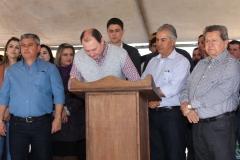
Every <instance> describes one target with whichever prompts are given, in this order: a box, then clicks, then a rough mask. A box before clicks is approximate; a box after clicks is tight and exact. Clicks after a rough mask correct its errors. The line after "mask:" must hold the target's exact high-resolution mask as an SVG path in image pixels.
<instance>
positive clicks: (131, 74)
mask: <svg viewBox="0 0 240 160" xmlns="http://www.w3.org/2000/svg"><path fill="white" fill-rule="evenodd" d="M108 45H109V44H108V43H106V47H105V49H104V51H103V53H102V54H101V55H100V56H99V57H98V58H97V59H96V60H95V61H96V63H97V64H98V66H102V65H103V63H104V60H105V59H106V57H107V53H108ZM122 72H123V73H124V75H125V77H127V78H128V80H130V81H138V80H140V76H139V74H138V72H137V69H136V68H135V66H134V64H133V62H132V61H131V59H130V57H129V56H128V55H127V57H126V61H125V63H124V66H123V68H122ZM70 76H71V77H75V78H76V79H77V80H78V81H81V82H83V81H84V78H83V76H82V74H81V73H80V72H79V71H78V69H77V67H76V65H75V63H73V66H72V69H71V72H70Z"/></svg>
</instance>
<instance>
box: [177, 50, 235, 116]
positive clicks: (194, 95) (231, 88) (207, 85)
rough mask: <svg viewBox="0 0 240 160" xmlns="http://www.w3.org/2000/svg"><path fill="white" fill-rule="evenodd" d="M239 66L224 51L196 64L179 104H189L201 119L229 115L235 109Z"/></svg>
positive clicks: (183, 89)
mask: <svg viewBox="0 0 240 160" xmlns="http://www.w3.org/2000/svg"><path fill="white" fill-rule="evenodd" d="M239 82H240V64H239V62H238V61H237V60H236V59H235V58H234V57H233V56H232V55H230V54H229V53H228V51H227V50H225V51H224V52H223V53H221V54H220V55H218V56H217V57H215V58H214V59H211V58H210V57H207V58H205V59H203V60H201V61H199V62H198V64H197V65H196V67H195V68H194V70H193V72H192V73H191V75H190V76H189V78H188V79H187V81H186V84H185V85H184V87H183V88H182V91H181V96H180V101H181V102H190V103H191V104H192V107H193V108H194V109H195V111H196V112H197V114H198V115H199V117H200V118H210V117H214V116H217V115H221V114H223V113H226V112H231V111H233V110H236V109H237V106H238V103H239V102H238V94H239V93H238V91H239Z"/></svg>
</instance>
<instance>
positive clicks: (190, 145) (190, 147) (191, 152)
mask: <svg viewBox="0 0 240 160" xmlns="http://www.w3.org/2000/svg"><path fill="white" fill-rule="evenodd" d="M192 125H193V124H192V123H189V122H187V150H188V154H187V160H195V158H194V150H193V135H192Z"/></svg>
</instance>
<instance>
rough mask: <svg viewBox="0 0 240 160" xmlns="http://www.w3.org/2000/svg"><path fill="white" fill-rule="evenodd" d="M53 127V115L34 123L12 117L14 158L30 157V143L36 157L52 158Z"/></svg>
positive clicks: (11, 146) (11, 151)
mask: <svg viewBox="0 0 240 160" xmlns="http://www.w3.org/2000/svg"><path fill="white" fill-rule="evenodd" d="M51 128H52V119H51V116H49V117H47V118H44V119H43V120H39V121H35V122H32V123H27V122H21V121H17V120H15V119H14V118H11V119H10V127H9V131H10V135H9V137H10V139H9V144H10V153H12V154H11V158H12V160H19V159H28V153H29V144H31V149H32V153H33V158H34V159H37V160H49V159H51V149H52V141H51Z"/></svg>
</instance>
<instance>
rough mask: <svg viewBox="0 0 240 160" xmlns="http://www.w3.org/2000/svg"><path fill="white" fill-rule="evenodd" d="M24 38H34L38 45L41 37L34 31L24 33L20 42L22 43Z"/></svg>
mask: <svg viewBox="0 0 240 160" xmlns="http://www.w3.org/2000/svg"><path fill="white" fill-rule="evenodd" d="M24 38H33V40H34V41H35V42H36V44H37V45H38V46H39V45H40V39H39V37H38V36H37V35H36V34H32V33H27V34H23V35H22V36H21V38H20V44H21V43H22V39H24Z"/></svg>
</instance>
